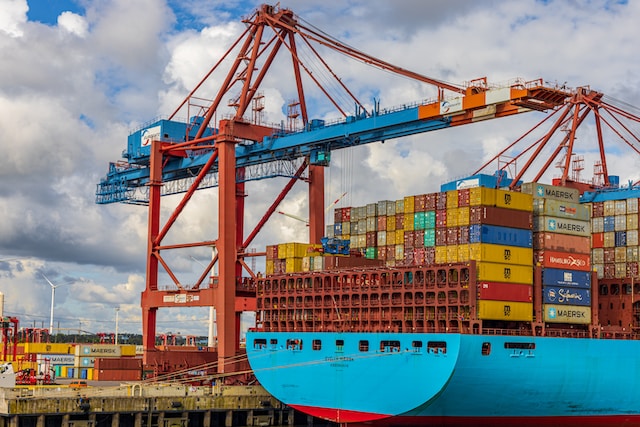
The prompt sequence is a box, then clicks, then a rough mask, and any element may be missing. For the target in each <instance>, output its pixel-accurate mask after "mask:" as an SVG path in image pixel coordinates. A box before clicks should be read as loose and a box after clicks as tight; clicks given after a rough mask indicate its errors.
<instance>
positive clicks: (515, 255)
mask: <svg viewBox="0 0 640 427" xmlns="http://www.w3.org/2000/svg"><path fill="white" fill-rule="evenodd" d="M468 248H469V256H468V257H467V259H472V260H475V261H483V262H495V263H505V264H515V265H528V266H530V265H531V263H532V262H533V249H532V248H521V247H518V246H506V245H492V244H489V243H472V244H469V245H468Z"/></svg>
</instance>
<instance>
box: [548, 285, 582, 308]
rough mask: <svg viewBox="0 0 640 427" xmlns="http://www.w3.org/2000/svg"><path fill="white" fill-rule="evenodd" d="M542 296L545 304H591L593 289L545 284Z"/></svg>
mask: <svg viewBox="0 0 640 427" xmlns="http://www.w3.org/2000/svg"><path fill="white" fill-rule="evenodd" d="M542 298H543V302H544V303H545V304H561V305H580V306H590V305H591V290H589V289H583V288H568V287H567V288H563V287H558V286H545V287H543V288H542Z"/></svg>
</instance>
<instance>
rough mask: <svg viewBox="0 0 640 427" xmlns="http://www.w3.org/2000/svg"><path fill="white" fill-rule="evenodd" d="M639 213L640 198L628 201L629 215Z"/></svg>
mask: <svg viewBox="0 0 640 427" xmlns="http://www.w3.org/2000/svg"><path fill="white" fill-rule="evenodd" d="M631 213H638V198H637V197H634V198H631V199H627V214H631Z"/></svg>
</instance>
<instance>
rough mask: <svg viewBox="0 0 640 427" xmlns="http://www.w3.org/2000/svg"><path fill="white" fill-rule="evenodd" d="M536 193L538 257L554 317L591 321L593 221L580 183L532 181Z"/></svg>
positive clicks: (547, 317)
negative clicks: (573, 186) (583, 201)
mask: <svg viewBox="0 0 640 427" xmlns="http://www.w3.org/2000/svg"><path fill="white" fill-rule="evenodd" d="M521 189H522V191H523V192H524V193H529V194H531V195H532V196H533V212H534V226H533V230H534V234H533V241H534V262H535V263H536V264H537V265H540V266H541V267H542V303H543V306H542V309H543V313H544V314H543V317H544V319H543V320H544V321H545V322H548V323H574V324H575V323H578V324H589V323H591V253H590V238H591V224H590V221H589V219H590V214H589V207H588V206H587V205H584V204H580V203H579V201H580V193H579V191H578V190H576V189H571V188H565V187H557V186H550V185H545V184H540V183H526V184H523V185H522V188H521Z"/></svg>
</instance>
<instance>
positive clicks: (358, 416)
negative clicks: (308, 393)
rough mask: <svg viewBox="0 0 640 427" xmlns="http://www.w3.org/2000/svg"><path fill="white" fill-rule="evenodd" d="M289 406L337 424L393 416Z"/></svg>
mask: <svg viewBox="0 0 640 427" xmlns="http://www.w3.org/2000/svg"><path fill="white" fill-rule="evenodd" d="M289 406H290V407H292V408H293V409H296V410H298V411H300V412H304V413H305V414H309V415H313V416H314V417H318V418H323V419H325V420H329V421H333V422H336V423H363V422H367V421H375V420H381V419H383V418H389V417H390V416H391V415H387V414H375V413H372V412H358V411H348V410H346V409H333V408H318V407H315V406H305V405H289ZM467 427H468V426H467Z"/></svg>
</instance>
